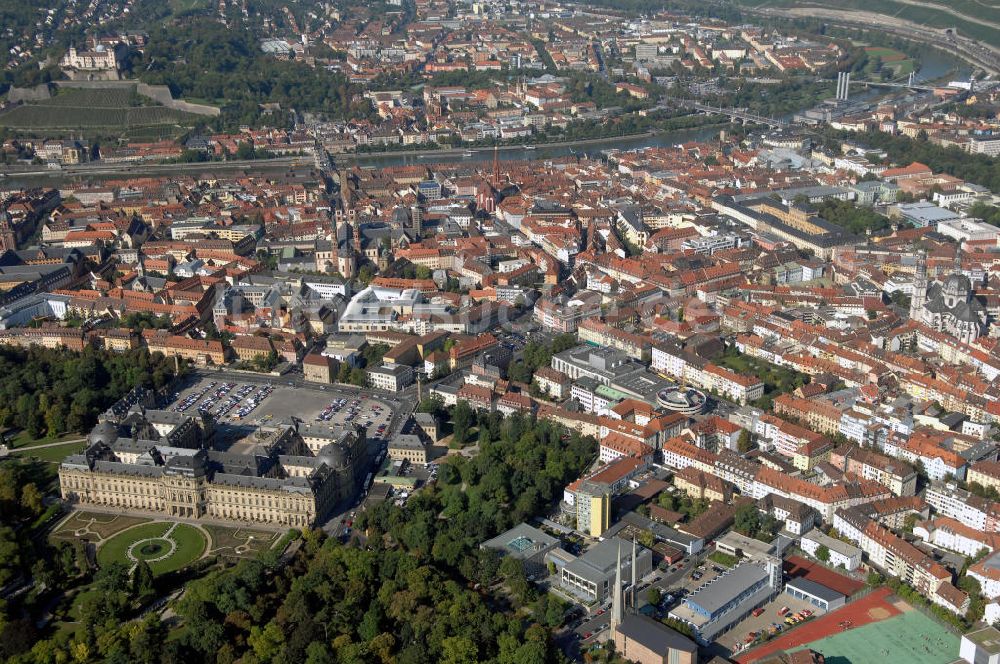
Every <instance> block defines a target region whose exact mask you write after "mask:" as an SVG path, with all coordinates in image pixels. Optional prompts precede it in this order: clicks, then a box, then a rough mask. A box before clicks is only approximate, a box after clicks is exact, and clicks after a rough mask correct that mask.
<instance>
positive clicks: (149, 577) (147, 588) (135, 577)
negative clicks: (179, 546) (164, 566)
mask: <svg viewBox="0 0 1000 664" xmlns="http://www.w3.org/2000/svg"><path fill="white" fill-rule="evenodd" d="M153 591H154V585H153V570H151V569H150V568H149V563H147V562H146V561H145V560H140V561H139V562H138V563H136V565H135V570H133V572H132V595H133V596H134V597H138V598H140V599H141V598H145V597H148V596H150V595H152V593H153Z"/></svg>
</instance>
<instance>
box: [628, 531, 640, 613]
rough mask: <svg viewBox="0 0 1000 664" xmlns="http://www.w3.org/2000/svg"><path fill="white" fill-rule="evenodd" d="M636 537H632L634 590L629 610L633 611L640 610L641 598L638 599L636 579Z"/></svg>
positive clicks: (630, 595) (630, 591) (630, 592)
mask: <svg viewBox="0 0 1000 664" xmlns="http://www.w3.org/2000/svg"><path fill="white" fill-rule="evenodd" d="M635 558H636V556H635V535H633V536H632V588H631V589H630V590H629V599H630V600H631V602H630V604H629V608H631V609H632V610H633V611H634V610H636V609H637V608H639V598H638V597H636V589H637V588H638V587H639V585H638V583H637V582H636V578H635V569H636V564H635Z"/></svg>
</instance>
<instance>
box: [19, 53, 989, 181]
mask: <svg viewBox="0 0 1000 664" xmlns="http://www.w3.org/2000/svg"><path fill="white" fill-rule="evenodd" d="M970 73H971V69H970V67H969V65H968V64H967V63H965V62H964V61H962V60H959V59H958V58H955V57H952V56H949V55H947V54H945V53H943V52H942V51H939V50H937V49H933V48H928V49H926V51H925V52H924V54H923V55H922V56H921V58H920V69H919V71H917V73H916V76H915V77H914V79H915V82H918V83H930V82H934V81H937V80H938V79H942V78H947V79H948V80H967V79H968V77H969V75H970ZM895 94H897V95H898V94H899V93H895ZM884 96H886V95H885V93H884V91H880V90H875V89H869V90H863V91H862V90H859V91H858V92H856V93H854V94H852V99H856V100H866V101H868V100H873V99H875V98H876V97H884ZM890 96H891V95H890ZM721 128H722V127H719V126H714V127H699V128H694V129H679V130H675V131H665V132H659V133H656V134H644V135H640V136H633V137H631V138H620V137H613V138H607V139H597V140H593V141H584V142H582V143H583V144H582V145H573V144H553V145H548V146H546V145H545V144H540V145H537V146H536V147H535V148H534V149H528V148H526V147H525V146H509V147H501V148H500V149H499V150H498V157H499V159H501V160H504V161H529V160H532V159H537V160H545V159H556V158H560V157H567V156H572V155H587V156H600V154H601V153H602V151H605V150H610V149H619V150H635V149H639V148H644V147H669V146H672V145H678V144H680V143H686V142H689V141H704V140H709V139H712V138H715V137H716V136H718V135H719V131H720V129H721ZM493 154H494V153H493V149H492V148H472V149H470V150H468V151H459V150H450V151H442V152H440V153H434V152H427V153H424V154H421V153H419V152H397V153H390V154H385V153H383V154H378V155H374V154H373V155H366V154H348V155H335V156H334V161H335V163H336V165H337V167H338V168H340V167H343V166H345V165H350V164H355V163H356V164H360V165H362V166H370V167H375V168H384V167H387V166H401V165H420V164H433V163H456V162H478V163H482V162H491V161H492V160H493ZM153 167H154V166H153V165H151V166H150V169H152V168H153ZM253 168H254V170H258V171H264V172H266V171H273V170H276V168H281V169H283V168H285V166H277V165H271V166H268V164H267V162H266V161H261V162H259V164H256V165H255V166H254V167H253ZM204 170H205V171H206V172H207V171H211V170H212V165H211V164H205V165H204ZM144 173H145V171H144V169H143V167H142V166H141V165H137V166H136V167H135V169H134V170H132V171H131V172H130V173H128V174H125V173H116V174H97V173H95V174H93V175H87V176H83V177H84V179H87V180H91V181H100V180H103V179H108V178H121V177H127V176H128V175H133V176H140V175H143V174H144ZM67 175H68V174H60V172H59V171H53V172H52V173H46V174H45V175H40V176H35V177H18V176H17V175H15V174H11V175H10V179H9V180H7V181H6V182H7V183H9V184H14V183H17V184H19V185H21V186H52V184H53V183H54V181H56V180H60V179H69V178H68V177H67ZM76 177H80V176H76ZM164 177H168V176H164Z"/></svg>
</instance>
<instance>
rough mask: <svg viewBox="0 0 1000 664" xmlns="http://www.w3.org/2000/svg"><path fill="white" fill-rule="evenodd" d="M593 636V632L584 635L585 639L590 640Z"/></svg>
mask: <svg viewBox="0 0 1000 664" xmlns="http://www.w3.org/2000/svg"><path fill="white" fill-rule="evenodd" d="M591 634H593V632H587V633H586V634H584V635H583V638H585V639H589V638H590V635H591Z"/></svg>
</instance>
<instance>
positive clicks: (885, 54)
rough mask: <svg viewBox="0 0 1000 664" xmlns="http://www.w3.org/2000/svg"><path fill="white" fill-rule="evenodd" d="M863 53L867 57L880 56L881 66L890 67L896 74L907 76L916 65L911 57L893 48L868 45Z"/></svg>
mask: <svg viewBox="0 0 1000 664" xmlns="http://www.w3.org/2000/svg"><path fill="white" fill-rule="evenodd" d="M865 53H867V54H868V57H869V58H881V59H882V64H883V66H884V67H888V68H891V69H892V70H893V71H894V72H895V74H896V76H908V75H909V73H910V72H912V71H913V70H914V67H915V66H916V64H915V63H914V61H913V58H911V57H910V56H908V55H906V54H905V53H902V52H901V51H897V50H896V49H894V48H886V47H884V46H869V47H868V48H866V49H865Z"/></svg>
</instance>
